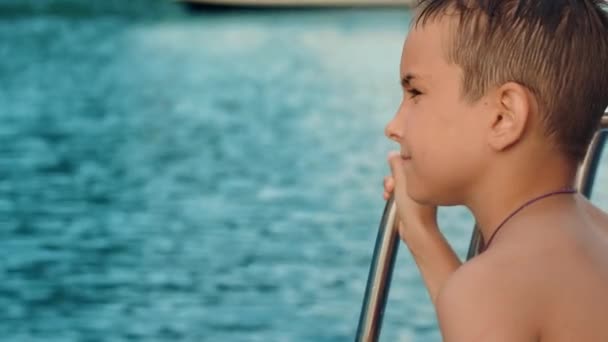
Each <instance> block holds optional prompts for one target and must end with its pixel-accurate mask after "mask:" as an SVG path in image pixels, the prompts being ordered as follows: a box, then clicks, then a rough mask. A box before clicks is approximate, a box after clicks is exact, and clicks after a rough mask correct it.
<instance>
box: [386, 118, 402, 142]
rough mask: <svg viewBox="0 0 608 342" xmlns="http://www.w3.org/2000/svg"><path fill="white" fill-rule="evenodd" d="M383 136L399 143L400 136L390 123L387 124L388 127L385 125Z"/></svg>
mask: <svg viewBox="0 0 608 342" xmlns="http://www.w3.org/2000/svg"><path fill="white" fill-rule="evenodd" d="M384 135H385V136H386V137H387V138H389V139H391V140H393V141H396V142H399V140H400V138H401V135H400V134H399V133H398V132H397V130H395V128H394V123H393V122H392V121H391V122H389V123H388V125H386V127H385V128H384Z"/></svg>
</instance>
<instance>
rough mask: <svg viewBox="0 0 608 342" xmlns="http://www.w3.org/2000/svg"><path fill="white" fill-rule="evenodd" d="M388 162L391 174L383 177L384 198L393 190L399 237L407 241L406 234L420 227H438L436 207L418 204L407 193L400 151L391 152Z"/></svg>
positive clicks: (423, 228)
mask: <svg viewBox="0 0 608 342" xmlns="http://www.w3.org/2000/svg"><path fill="white" fill-rule="evenodd" d="M388 162H389V165H390V167H391V175H390V176H386V177H384V199H385V200H388V199H389V197H390V196H391V194H392V193H393V192H394V194H395V203H396V205H397V219H398V220H399V235H400V236H401V239H402V240H404V241H405V242H407V241H406V239H407V236H408V235H409V234H410V233H413V232H415V231H419V230H420V229H422V230H428V229H439V228H438V226H437V207H436V206H429V205H422V204H419V203H417V202H416V201H414V200H413V199H411V198H410V196H409V195H408V194H407V180H406V178H405V170H403V160H402V159H401V155H400V153H399V152H391V153H390V154H389V157H388Z"/></svg>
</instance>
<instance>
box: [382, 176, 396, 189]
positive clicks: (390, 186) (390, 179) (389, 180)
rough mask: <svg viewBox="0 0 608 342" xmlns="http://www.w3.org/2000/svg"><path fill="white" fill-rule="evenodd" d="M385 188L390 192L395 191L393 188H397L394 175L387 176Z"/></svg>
mask: <svg viewBox="0 0 608 342" xmlns="http://www.w3.org/2000/svg"><path fill="white" fill-rule="evenodd" d="M384 189H385V190H386V191H388V192H393V190H395V179H394V178H393V177H392V176H388V177H386V182H385V183H384Z"/></svg>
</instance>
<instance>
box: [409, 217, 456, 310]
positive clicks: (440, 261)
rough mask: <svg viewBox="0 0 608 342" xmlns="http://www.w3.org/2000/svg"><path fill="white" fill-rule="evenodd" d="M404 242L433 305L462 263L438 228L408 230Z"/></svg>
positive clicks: (412, 228)
mask: <svg viewBox="0 0 608 342" xmlns="http://www.w3.org/2000/svg"><path fill="white" fill-rule="evenodd" d="M406 230H407V231H408V233H407V236H405V237H404V241H405V243H406V245H407V247H408V249H409V250H410V252H411V253H412V255H413V257H414V260H415V262H416V265H418V269H419V270H420V273H421V275H422V278H423V280H424V283H425V285H426V288H427V290H428V291H429V294H430V296H431V300H432V302H433V304H435V303H436V299H437V295H438V294H439V290H440V289H441V287H442V286H443V284H444V283H445V281H446V280H447V279H448V278H449V276H450V275H451V274H452V273H453V272H454V271H455V270H456V269H458V267H460V266H461V265H462V262H461V261H460V259H459V258H458V256H457V255H456V253H455V252H454V250H453V249H452V247H451V246H450V244H449V243H448V242H447V240H446V239H445V237H444V236H443V234H441V232H440V231H439V229H438V228H436V227H435V228H433V229H422V228H421V229H415V228H414V227H411V229H407V228H406Z"/></svg>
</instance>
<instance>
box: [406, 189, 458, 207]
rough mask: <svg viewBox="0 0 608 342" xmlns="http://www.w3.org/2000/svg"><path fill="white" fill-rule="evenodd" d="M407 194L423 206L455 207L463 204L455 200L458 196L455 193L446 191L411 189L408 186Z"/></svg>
mask: <svg viewBox="0 0 608 342" xmlns="http://www.w3.org/2000/svg"><path fill="white" fill-rule="evenodd" d="M407 194H408V196H410V198H411V199H412V200H414V201H415V202H416V203H418V204H421V205H430V206H454V205H460V204H462V203H460V202H459V201H457V200H455V198H457V197H458V196H454V194H453V193H451V192H450V191H447V190H446V189H443V190H441V189H429V188H428V187H424V188H422V189H421V188H416V187H409V184H408V191H407Z"/></svg>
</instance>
